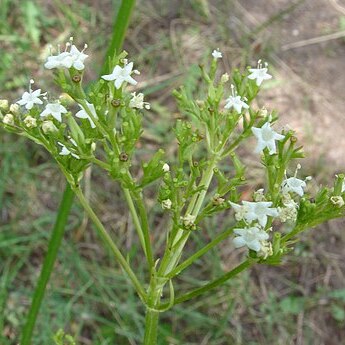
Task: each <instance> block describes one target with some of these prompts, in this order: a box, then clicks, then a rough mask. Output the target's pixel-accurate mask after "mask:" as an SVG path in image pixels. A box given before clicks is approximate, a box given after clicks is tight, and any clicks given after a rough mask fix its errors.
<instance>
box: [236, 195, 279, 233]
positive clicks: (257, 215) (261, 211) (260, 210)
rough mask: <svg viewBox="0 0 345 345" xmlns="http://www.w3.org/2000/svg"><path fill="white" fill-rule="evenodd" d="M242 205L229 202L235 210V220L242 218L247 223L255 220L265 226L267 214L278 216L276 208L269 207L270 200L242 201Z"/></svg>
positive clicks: (270, 204)
mask: <svg viewBox="0 0 345 345" xmlns="http://www.w3.org/2000/svg"><path fill="white" fill-rule="evenodd" d="M242 204H243V205H242V206H241V205H238V204H235V203H233V202H230V205H231V206H232V207H233V209H234V210H235V212H236V214H237V216H236V219H237V220H241V219H240V218H239V215H241V217H242V219H244V220H245V221H247V222H248V223H251V222H253V221H254V220H257V221H258V222H259V224H260V225H261V226H262V227H265V226H266V224H267V218H268V216H271V217H278V210H277V209H276V208H271V206H272V202H270V201H261V202H252V201H242Z"/></svg>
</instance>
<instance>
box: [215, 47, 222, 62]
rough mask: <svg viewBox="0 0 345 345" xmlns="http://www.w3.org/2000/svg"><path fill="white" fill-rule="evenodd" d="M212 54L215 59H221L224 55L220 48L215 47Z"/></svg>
mask: <svg viewBox="0 0 345 345" xmlns="http://www.w3.org/2000/svg"><path fill="white" fill-rule="evenodd" d="M212 56H213V58H214V59H216V60H217V59H221V58H222V57H223V55H222V52H221V51H220V50H219V48H217V49H215V50H214V51H213V52H212Z"/></svg>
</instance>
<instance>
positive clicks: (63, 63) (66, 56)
mask: <svg viewBox="0 0 345 345" xmlns="http://www.w3.org/2000/svg"><path fill="white" fill-rule="evenodd" d="M72 64H73V58H72V56H71V54H70V53H69V52H63V53H60V54H58V55H51V56H48V59H47V62H46V63H45V64H44V67H45V68H47V69H54V68H58V69H59V68H71V67H72Z"/></svg>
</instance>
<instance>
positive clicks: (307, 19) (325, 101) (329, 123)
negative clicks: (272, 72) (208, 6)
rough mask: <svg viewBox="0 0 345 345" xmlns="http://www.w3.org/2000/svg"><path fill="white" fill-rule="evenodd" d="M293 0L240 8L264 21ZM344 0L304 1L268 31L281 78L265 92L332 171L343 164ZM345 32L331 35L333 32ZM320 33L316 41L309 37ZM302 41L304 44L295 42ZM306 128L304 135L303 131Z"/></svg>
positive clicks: (253, 0)
mask: <svg viewBox="0 0 345 345" xmlns="http://www.w3.org/2000/svg"><path fill="white" fill-rule="evenodd" d="M291 3H292V1H289V0H277V1H272V0H271V1H265V0H246V1H238V2H237V7H238V8H239V10H240V11H242V12H243V13H244V17H245V18H246V19H247V21H248V25H251V26H252V25H260V23H264V22H265V21H266V20H268V18H270V17H272V16H273V15H274V14H276V13H277V12H279V11H281V10H282V9H286V8H288V7H289V6H290V5H291ZM344 21H345V1H343V0H342V1H339V0H338V2H336V0H306V1H303V2H302V3H301V4H300V5H299V6H297V7H296V8H295V9H293V10H292V11H291V12H290V13H286V14H283V15H282V17H281V18H279V20H277V21H276V22H274V23H272V24H271V25H269V26H268V27H267V28H266V29H265V30H264V33H263V35H264V37H265V39H266V40H272V41H273V44H274V47H275V51H274V54H273V58H274V60H275V64H276V68H277V72H278V73H277V74H276V78H277V79H278V83H277V85H276V86H275V87H274V88H272V89H270V90H268V91H267V92H265V93H264V97H265V98H266V100H267V101H268V103H271V104H272V106H274V107H275V108H277V109H278V110H279V114H280V115H281V119H282V122H283V124H286V125H290V126H291V127H292V128H294V129H296V130H297V131H298V133H299V136H300V137H301V136H302V140H303V141H304V142H305V144H307V145H306V150H307V154H308V156H310V158H311V160H313V161H317V164H318V165H319V168H321V169H323V165H327V166H328V168H329V167H331V169H333V170H334V171H338V170H344V169H345V159H344V147H345V121H344V120H345V114H344V108H345V97H344V90H345V76H344V74H343V71H344V70H345V58H344V57H345V31H344V30H345V27H344ZM341 31H342V32H343V37H344V38H337V39H332V37H331V36H330V33H336V32H341ZM313 38H317V39H316V41H317V42H316V43H314V44H312V42H310V41H308V40H310V39H313ZM296 42H299V43H300V44H301V46H300V47H294V46H293V45H292V44H295V43H296ZM303 133H304V134H303Z"/></svg>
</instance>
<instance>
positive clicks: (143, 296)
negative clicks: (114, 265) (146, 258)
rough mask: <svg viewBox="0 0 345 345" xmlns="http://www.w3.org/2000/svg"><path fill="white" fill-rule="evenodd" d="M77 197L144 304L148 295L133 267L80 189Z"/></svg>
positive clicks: (76, 189) (76, 191) (77, 189)
mask: <svg viewBox="0 0 345 345" xmlns="http://www.w3.org/2000/svg"><path fill="white" fill-rule="evenodd" d="M74 193H75V195H76V196H77V197H78V199H79V201H80V203H81V205H82V206H83V207H84V209H85V211H86V212H87V214H88V216H89V217H90V219H91V220H92V222H93V223H94V225H95V227H96V229H97V231H98V234H99V236H100V237H101V238H102V240H103V241H104V242H105V244H106V245H107V246H108V247H109V249H110V250H111V252H112V253H113V254H114V256H115V257H116V259H117V260H118V262H119V263H120V265H121V267H122V268H123V269H124V270H125V272H126V273H127V274H128V277H129V279H130V280H131V281H132V283H133V285H134V287H135V289H136V291H137V293H138V295H139V297H140V298H141V300H142V301H143V302H145V300H146V293H145V290H144V288H143V287H142V285H141V284H140V282H139V280H138V278H137V277H136V275H135V273H134V272H133V271H132V269H131V267H130V266H129V264H128V262H127V260H126V259H125V257H124V256H123V255H122V253H121V251H120V250H119V248H118V247H117V245H116V244H115V243H114V242H113V240H112V238H111V237H110V236H109V234H108V233H107V231H106V230H105V228H104V226H103V224H102V223H101V221H100V220H99V218H98V217H97V215H96V214H95V212H94V211H93V210H92V208H91V207H90V205H89V204H88V202H87V200H86V199H85V197H84V194H83V193H82V191H81V190H80V188H75V189H74Z"/></svg>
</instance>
